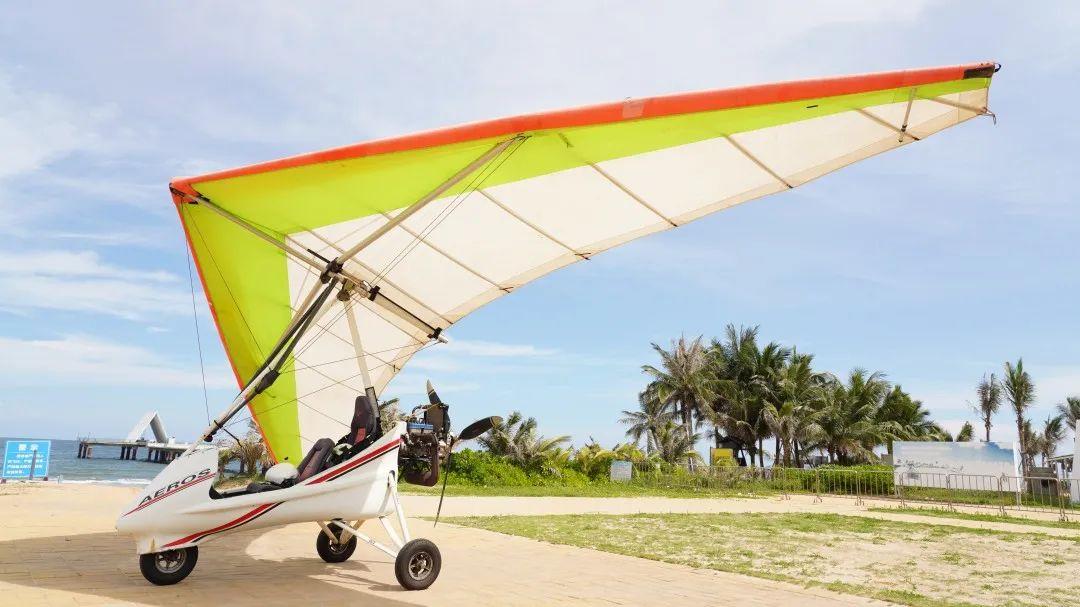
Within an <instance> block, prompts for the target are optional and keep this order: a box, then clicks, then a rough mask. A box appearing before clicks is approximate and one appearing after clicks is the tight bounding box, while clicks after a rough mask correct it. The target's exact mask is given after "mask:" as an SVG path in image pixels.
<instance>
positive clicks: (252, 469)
mask: <svg viewBox="0 0 1080 607" xmlns="http://www.w3.org/2000/svg"><path fill="white" fill-rule="evenodd" d="M232 461H237V462H239V463H240V471H239V474H241V475H244V474H251V475H253V474H256V473H257V472H258V469H259V465H260V464H262V465H263V466H267V465H269V464H270V454H269V453H268V452H267V451H266V445H265V444H263V440H262V436H261V435H260V434H259V432H258V430H256V429H254V428H250V429H249V430H248V433H247V434H245V435H244V438H241V439H237V440H236V443H235V444H233V445H229V446H227V447H225V448H223V449H221V450H220V451H218V463H219V465H220V466H222V467H224V466H225V464H228V463H229V462H232Z"/></svg>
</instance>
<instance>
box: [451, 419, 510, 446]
mask: <svg viewBox="0 0 1080 607" xmlns="http://www.w3.org/2000/svg"><path fill="white" fill-rule="evenodd" d="M502 421H503V419H502V418H501V417H499V416H498V415H492V416H491V417H483V418H480V419H478V420H476V421H474V422H473V423H471V424H469V425H468V426H465V428H463V429H462V430H461V432H460V433H459V434H458V437H457V439H458V440H472V439H474V438H476V437H477V436H480V435H481V434H483V433H485V432H487V431H488V430H491V429H492V428H494V427H495V426H497V425H499V424H501V423H502Z"/></svg>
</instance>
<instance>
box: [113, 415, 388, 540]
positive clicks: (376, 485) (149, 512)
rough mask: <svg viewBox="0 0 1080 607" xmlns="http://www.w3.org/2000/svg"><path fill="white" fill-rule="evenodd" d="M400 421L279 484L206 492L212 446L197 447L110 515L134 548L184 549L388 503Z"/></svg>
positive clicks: (213, 465) (349, 516)
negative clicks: (341, 456) (346, 454)
mask: <svg viewBox="0 0 1080 607" xmlns="http://www.w3.org/2000/svg"><path fill="white" fill-rule="evenodd" d="M404 432H405V423H404V422H401V423H399V424H398V425H397V427H395V428H394V430H393V431H391V432H387V433H386V434H384V435H383V436H382V437H381V438H380V439H379V440H378V441H376V442H375V443H373V444H372V445H370V446H369V447H368V448H367V449H365V450H364V451H363V452H362V453H359V454H357V455H355V456H353V457H352V458H350V459H348V460H346V461H344V462H342V463H340V464H338V465H336V466H334V467H332V468H327V469H326V470H323V471H322V472H320V473H318V474H315V475H313V476H312V477H311V478H308V479H306V480H304V481H303V482H300V483H297V484H295V485H293V486H291V487H288V488H285V489H275V490H272V491H263V492H259V493H248V494H241V495H235V496H232V497H220V498H212V497H211V495H210V488H211V486H212V485H213V484H214V481H215V479H217V477H218V448H217V447H212V446H206V447H201V448H198V449H196V450H193V451H191V452H189V453H187V454H185V455H183V456H181V457H178V458H177V459H175V460H173V462H172V463H170V464H169V465H168V466H166V467H165V469H164V470H162V471H161V473H160V474H158V475H157V477H156V478H154V480H153V481H151V482H150V485H149V486H148V487H147V488H146V490H145V491H143V492H142V493H141V494H139V496H138V497H137V498H135V500H134V501H132V502H131V503H130V504H128V506H126V507H125V508H124V511H123V513H122V514H121V515H120V518H119V519H118V520H117V521H116V529H117V531H119V532H120V533H126V534H130V535H132V536H134V537H135V542H136V545H137V549H138V552H139V554H146V553H151V552H160V551H163V550H171V549H175V548H185V547H188V546H194V545H197V544H200V543H202V542H204V541H206V540H208V539H211V538H213V537H218V536H220V535H223V534H226V533H230V532H232V531H237V530H240V529H257V528H262V527H270V526H274V525H282V524H286V523H297V522H306V521H328V520H332V519H345V520H350V521H356V520H366V519H372V518H376V517H380V516H385V515H386V514H387V513H389V512H390V511H391V510H392V509H393V505H392V504H391V503H389V500H388V498H387V496H388V492H387V485H388V483H396V482H397V462H398V448H399V447H400V445H401V438H402V436H403V434H404Z"/></svg>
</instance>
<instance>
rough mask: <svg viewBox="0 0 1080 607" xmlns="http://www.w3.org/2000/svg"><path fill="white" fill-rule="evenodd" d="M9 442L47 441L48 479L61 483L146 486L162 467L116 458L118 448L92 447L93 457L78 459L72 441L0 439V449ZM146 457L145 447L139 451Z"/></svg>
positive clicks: (76, 449) (118, 451) (30, 438)
mask: <svg viewBox="0 0 1080 607" xmlns="http://www.w3.org/2000/svg"><path fill="white" fill-rule="evenodd" d="M9 440H51V441H52V447H51V454H50V455H49V480H50V481H51V480H56V479H60V482H63V483H96V484H103V485H136V486H140V485H147V484H149V483H150V481H151V480H153V478H154V477H155V476H157V475H158V473H159V472H161V471H162V469H164V468H165V464H155V463H151V462H146V461H142V460H134V461H132V460H122V459H120V448H119V447H102V446H95V447H94V456H93V457H91V458H87V459H79V458H78V457H76V456H77V455H78V449H79V444H78V443H77V442H76V441H73V440H59V439H40V438H32V437H28V436H20V437H12V438H7V437H0V449H2V448H3V447H4V444H5V443H6V442H7V441H9ZM139 455H140V456H141V457H146V448H145V447H144V448H142V449H140V450H139ZM0 458H3V451H0Z"/></svg>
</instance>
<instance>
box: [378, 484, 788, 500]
mask: <svg viewBox="0 0 1080 607" xmlns="http://www.w3.org/2000/svg"><path fill="white" fill-rule="evenodd" d="M399 488H400V491H401V492H402V493H407V494H413V495H438V494H439V492H440V491H441V490H442V486H441V485H439V486H436V487H421V486H418V485H409V484H407V483H401V484H400V485H399ZM446 494H447V495H455V496H466V495H479V496H502V497H677V498H763V497H767V496H769V495H772V494H771V493H756V492H748V491H740V490H736V489H698V488H693V487H647V486H642V485H637V484H632V483H610V482H608V483H601V482H593V483H588V484H586V485H581V486H566V485H531V486H499V485H455V484H450V485H447V487H446Z"/></svg>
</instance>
